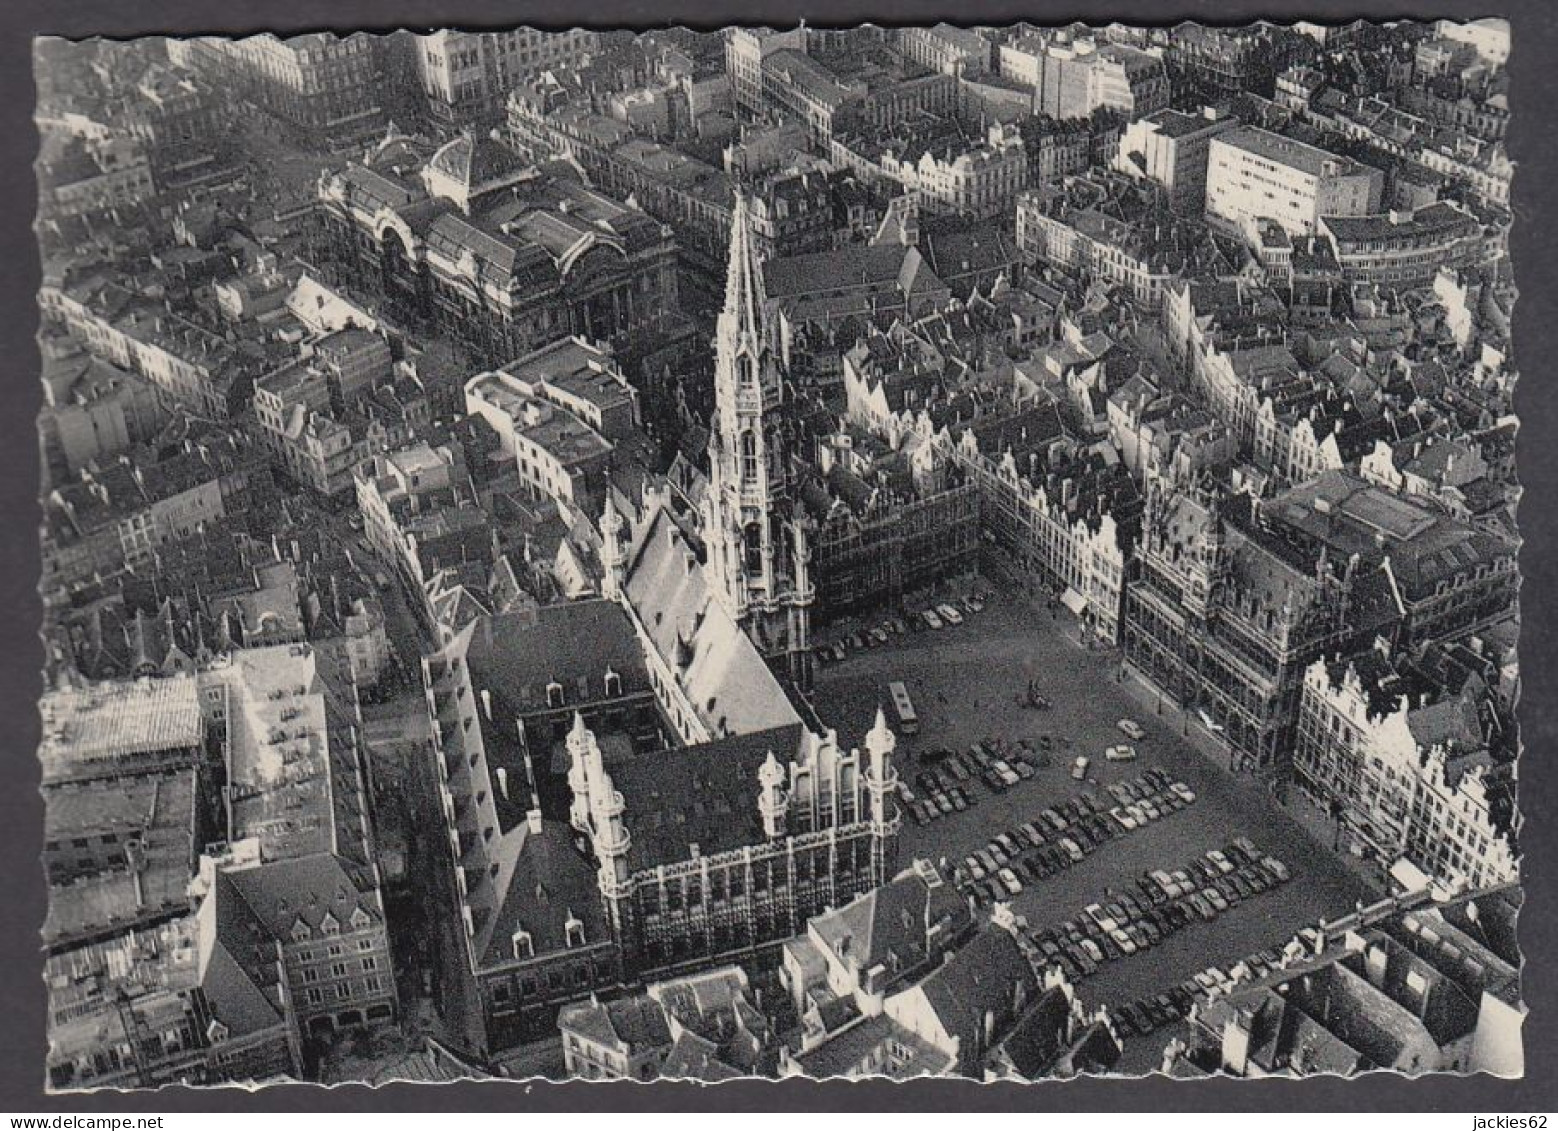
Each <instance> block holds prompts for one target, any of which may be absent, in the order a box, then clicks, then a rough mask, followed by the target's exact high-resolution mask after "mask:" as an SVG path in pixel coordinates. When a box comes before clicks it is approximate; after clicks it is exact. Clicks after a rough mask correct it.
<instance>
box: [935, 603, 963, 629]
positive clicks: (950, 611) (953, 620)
mask: <svg viewBox="0 0 1558 1131" xmlns="http://www.w3.org/2000/svg"><path fill="white" fill-rule="evenodd" d="M936 612H937V613H939V614H940V616H941V619H942V620H944V621H946V622H947V623H948V624H952V625H958V624H962V623H963V614H962V613H960V612H958V611H957V610H956V609H955V608H953V607H952V606H951V605H937V606H936Z"/></svg>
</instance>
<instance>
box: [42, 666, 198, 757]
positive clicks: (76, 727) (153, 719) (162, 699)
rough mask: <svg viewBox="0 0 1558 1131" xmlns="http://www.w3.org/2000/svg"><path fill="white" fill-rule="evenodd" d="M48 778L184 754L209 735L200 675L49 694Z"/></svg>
mask: <svg viewBox="0 0 1558 1131" xmlns="http://www.w3.org/2000/svg"><path fill="white" fill-rule="evenodd" d="M38 710H39V713H40V714H41V715H42V716H43V741H42V743H41V744H40V746H39V749H38V757H39V759H40V760H41V761H42V763H43V776H44V780H45V781H49V780H52V779H56V778H69V777H92V776H97V775H99V774H101V775H103V776H112V775H115V774H118V773H121V772H124V771H125V770H130V771H131V772H134V765H135V763H136V762H137V761H142V762H145V763H148V764H150V763H152V762H154V761H157V760H156V759H152V758H137V756H142V755H158V754H172V755H175V756H176V757H182V756H183V755H184V754H185V753H186V752H190V751H194V750H197V749H198V748H199V746H200V745H201V743H202V742H203V740H204V738H205V727H204V724H203V723H202V721H201V717H200V701H199V698H198V696H197V692H196V687H195V680H194V679H193V678H192V677H190V676H172V677H170V678H167V679H157V680H139V681H137V682H135V683H105V684H92V685H89V686H86V687H80V688H77V687H70V688H64V689H61V690H59V691H55V692H51V693H50V694H48V695H45V696H44V697H43V699H42V701H41V702H40V703H39V705H38Z"/></svg>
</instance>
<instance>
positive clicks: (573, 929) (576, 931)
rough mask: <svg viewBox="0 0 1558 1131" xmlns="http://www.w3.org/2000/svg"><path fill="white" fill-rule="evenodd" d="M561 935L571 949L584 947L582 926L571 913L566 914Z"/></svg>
mask: <svg viewBox="0 0 1558 1131" xmlns="http://www.w3.org/2000/svg"><path fill="white" fill-rule="evenodd" d="M563 935H564V937H565V938H566V939H567V941H568V945H569V946H571V947H573V946H583V945H584V924H583V923H581V922H580V921H579V920H578V919H576V918H574V914H573V912H572V911H570V912H569V913H568V921H567V922H566V923H564V924H563Z"/></svg>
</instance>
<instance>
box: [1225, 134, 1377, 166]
mask: <svg viewBox="0 0 1558 1131" xmlns="http://www.w3.org/2000/svg"><path fill="white" fill-rule="evenodd" d="M1212 144H1213V145H1227V146H1230V147H1232V148H1234V149H1242V150H1244V151H1245V152H1246V153H1252V154H1254V155H1255V156H1257V157H1264V158H1265V159H1266V160H1268V161H1272V162H1275V163H1276V164H1278V165H1285V166H1287V167H1288V168H1290V169H1297V170H1299V171H1300V172H1302V173H1306V174H1308V175H1309V176H1311V177H1318V176H1320V175H1322V174H1323V173H1325V172H1326V171H1327V168H1326V166H1327V165H1328V164H1329V165H1330V166H1332V168H1331V170H1330V171H1331V172H1333V173H1338V174H1340V173H1359V172H1362V171H1364V170H1365V169H1369V168H1370V166H1365V165H1360V164H1359V163H1358V162H1356V161H1354V160H1353V159H1352V158H1350V157H1342V156H1340V155H1339V154H1335V153H1332V152H1330V151H1329V150H1325V149H1321V148H1320V147H1318V146H1314V145H1307V144H1305V143H1304V142H1301V141H1294V140H1293V139H1292V138H1290V137H1284V136H1283V135H1282V134H1274V133H1272V132H1271V131H1270V130H1263V129H1261V128H1260V127H1258V126H1239V127H1237V128H1235V129H1231V130H1229V131H1228V132H1227V133H1222V134H1218V135H1217V137H1215V138H1214V139H1213V140H1212Z"/></svg>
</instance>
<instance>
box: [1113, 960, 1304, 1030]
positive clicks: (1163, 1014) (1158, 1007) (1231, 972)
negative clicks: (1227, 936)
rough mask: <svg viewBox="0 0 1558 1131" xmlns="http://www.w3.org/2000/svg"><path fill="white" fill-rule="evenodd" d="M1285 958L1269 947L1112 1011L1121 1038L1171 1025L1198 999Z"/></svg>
mask: <svg viewBox="0 0 1558 1131" xmlns="http://www.w3.org/2000/svg"><path fill="white" fill-rule="evenodd" d="M1283 959H1284V955H1283V952H1282V949H1281V948H1280V947H1268V948H1267V949H1266V950H1263V951H1260V952H1259V953H1257V954H1252V955H1250V956H1249V957H1248V958H1245V959H1242V960H1241V961H1239V962H1236V963H1235V964H1234V965H1232V966H1231V967H1229V968H1228V969H1226V970H1225V969H1223V968H1222V967H1221V966H1208V967H1207V968H1206V969H1205V970H1202V971H1201V972H1200V973H1198V974H1196V975H1195V976H1194V977H1190V978H1186V979H1185V980H1184V981H1183V982H1181V983H1179V984H1178V985H1177V986H1174V987H1172V988H1170V989H1168V990H1165V991H1164V992H1163V993H1160V994H1157V995H1155V996H1153V997H1144V998H1140V999H1138V1000H1137V1001H1133V1002H1129V1003H1127V1004H1125V1005H1122V1006H1118V1007H1116V1008H1114V1009H1113V1010H1111V1013H1112V1015H1113V1017H1114V1025H1115V1029H1116V1030H1118V1031H1119V1033H1120V1036H1122V1037H1129V1036H1132V1035H1136V1034H1140V1035H1141V1036H1144V1037H1145V1036H1147V1035H1149V1034H1151V1033H1155V1032H1157V1031H1158V1030H1159V1029H1162V1028H1164V1027H1165V1026H1168V1025H1172V1024H1174V1023H1175V1022H1177V1021H1180V1020H1182V1019H1183V1018H1184V1016H1185V1014H1187V1013H1189V1012H1190V1007H1191V1006H1192V1005H1193V1004H1195V1002H1196V1000H1197V999H1198V998H1201V997H1203V996H1205V995H1206V994H1208V993H1210V992H1211V991H1212V990H1214V989H1217V988H1220V987H1229V986H1232V985H1235V984H1236V983H1237V982H1239V981H1241V980H1243V979H1244V978H1246V977H1253V978H1259V977H1262V976H1264V975H1265V974H1267V973H1269V972H1270V971H1272V970H1275V969H1277V967H1278V966H1280V965H1281V963H1282V961H1283Z"/></svg>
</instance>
